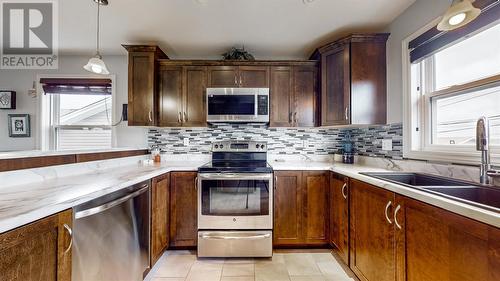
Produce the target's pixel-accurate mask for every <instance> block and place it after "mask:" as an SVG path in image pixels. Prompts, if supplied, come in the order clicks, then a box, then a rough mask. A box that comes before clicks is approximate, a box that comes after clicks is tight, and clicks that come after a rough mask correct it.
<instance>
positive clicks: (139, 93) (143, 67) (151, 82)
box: [128, 52, 156, 126]
mask: <svg viewBox="0 0 500 281" xmlns="http://www.w3.org/2000/svg"><path fill="white" fill-rule="evenodd" d="M154 95H155V54H154V53H151V52H131V53H129V64H128V125H129V126H153V125H155V121H156V120H155V118H156V116H155V106H154V105H155V98H154Z"/></svg>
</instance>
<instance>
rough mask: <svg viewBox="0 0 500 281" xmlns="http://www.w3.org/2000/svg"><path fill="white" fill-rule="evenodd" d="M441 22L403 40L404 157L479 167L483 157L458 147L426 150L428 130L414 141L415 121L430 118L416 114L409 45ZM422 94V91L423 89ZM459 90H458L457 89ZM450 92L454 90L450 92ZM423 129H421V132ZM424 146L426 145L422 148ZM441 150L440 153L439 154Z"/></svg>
mask: <svg viewBox="0 0 500 281" xmlns="http://www.w3.org/2000/svg"><path fill="white" fill-rule="evenodd" d="M439 21H440V18H436V19H434V20H432V21H431V22H429V23H427V24H426V25H424V26H423V27H421V28H419V29H418V30H417V31H415V32H414V33H412V34H411V35H409V36H408V37H406V38H405V39H403V41H402V42H401V48H402V52H401V54H402V78H403V81H402V83H403V157H404V158H408V159H417V160H427V161H433V162H444V163H453V164H466V165H479V164H480V163H481V153H480V152H478V151H474V152H471V151H465V150H464V147H463V146H462V147H459V146H457V147H456V151H454V152H451V151H442V150H439V147H438V146H434V147H432V148H428V147H425V143H426V139H425V138H426V137H428V136H426V133H425V131H426V130H424V132H423V133H421V134H420V135H421V138H420V139H419V140H414V138H413V131H414V128H413V127H414V126H413V125H414V124H413V119H415V118H416V119H422V118H425V116H428V115H427V114H424V112H414V110H412V109H413V106H414V105H413V102H414V100H413V99H412V89H411V63H410V50H409V49H408V44H409V43H410V41H412V40H413V39H415V38H417V37H418V36H420V35H421V34H423V33H424V32H426V31H427V30H429V29H430V28H433V27H434V26H436V24H437V23H439ZM420 90H422V89H420ZM455 90H456V89H455ZM448 91H450V89H448ZM420 108H423V110H428V109H426V108H427V107H426V106H420ZM414 114H418V116H414ZM423 122H426V123H425V124H427V126H428V122H429V120H423ZM420 123H421V122H419V124H420ZM422 129H423V128H419V130H420V131H421V130H422ZM417 144H418V146H419V147H420V148H419V149H414V147H415V146H416V145H417ZM422 144H424V145H422ZM436 149H438V150H436ZM490 152H491V163H492V164H493V165H499V166H500V152H499V151H497V150H493V151H490Z"/></svg>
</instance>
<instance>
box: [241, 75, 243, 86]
mask: <svg viewBox="0 0 500 281" xmlns="http://www.w3.org/2000/svg"><path fill="white" fill-rule="evenodd" d="M241 84H243V78H241V74H240V86H241Z"/></svg>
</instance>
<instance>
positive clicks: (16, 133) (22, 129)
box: [8, 114, 31, 138]
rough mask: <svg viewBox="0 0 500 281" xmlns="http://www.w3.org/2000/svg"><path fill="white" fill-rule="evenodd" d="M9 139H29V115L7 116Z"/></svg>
mask: <svg viewBox="0 0 500 281" xmlns="http://www.w3.org/2000/svg"><path fill="white" fill-rule="evenodd" d="M8 119H9V137H11V138H29V137H30V136H31V130H30V115H29V114H9V115H8Z"/></svg>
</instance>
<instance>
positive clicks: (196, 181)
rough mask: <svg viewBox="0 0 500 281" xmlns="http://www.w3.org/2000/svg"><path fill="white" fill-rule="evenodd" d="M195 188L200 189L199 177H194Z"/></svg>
mask: <svg viewBox="0 0 500 281" xmlns="http://www.w3.org/2000/svg"><path fill="white" fill-rule="evenodd" d="M194 190H198V177H196V178H194Z"/></svg>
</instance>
